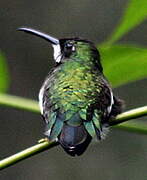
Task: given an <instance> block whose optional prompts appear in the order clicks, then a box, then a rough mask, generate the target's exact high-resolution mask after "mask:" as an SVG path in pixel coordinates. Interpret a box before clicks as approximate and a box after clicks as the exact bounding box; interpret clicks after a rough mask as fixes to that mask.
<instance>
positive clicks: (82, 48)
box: [18, 27, 102, 71]
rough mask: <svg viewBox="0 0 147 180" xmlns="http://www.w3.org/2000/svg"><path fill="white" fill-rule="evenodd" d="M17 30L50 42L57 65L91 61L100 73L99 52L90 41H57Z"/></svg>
mask: <svg viewBox="0 0 147 180" xmlns="http://www.w3.org/2000/svg"><path fill="white" fill-rule="evenodd" d="M18 30H19V31H24V32H27V33H30V34H34V35H36V36H39V37H41V38H43V39H45V40H47V41H48V42H50V43H51V44H52V47H53V49H54V60H55V62H56V63H57V64H61V63H64V62H66V61H69V60H71V59H74V60H81V61H83V63H84V61H93V63H94V64H95V66H96V67H97V68H98V69H99V70H100V71H102V66H101V63H100V55H99V52H98V50H97V48H96V47H95V45H94V44H93V43H92V42H91V41H88V40H85V39H81V38H77V37H76V38H62V39H57V38H55V37H53V36H50V35H48V34H46V33H43V32H41V31H38V30H35V29H32V28H27V27H21V28H18Z"/></svg>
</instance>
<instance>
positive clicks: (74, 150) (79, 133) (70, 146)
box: [59, 124, 92, 156]
mask: <svg viewBox="0 0 147 180" xmlns="http://www.w3.org/2000/svg"><path fill="white" fill-rule="evenodd" d="M91 139H92V137H91V136H90V135H89V134H88V133H87V131H86V129H85V127H84V125H82V124H81V125H80V126H77V127H74V126H70V125H67V124H64V126H63V129H62V131H61V134H60V136H59V142H60V144H61V146H62V147H63V148H64V150H65V151H66V152H67V153H68V154H70V155H71V156H75V155H78V156H79V155H81V154H82V153H83V152H84V151H85V150H86V148H87V147H88V145H89V143H90V142H91Z"/></svg>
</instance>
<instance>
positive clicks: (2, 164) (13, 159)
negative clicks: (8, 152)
mask: <svg viewBox="0 0 147 180" xmlns="http://www.w3.org/2000/svg"><path fill="white" fill-rule="evenodd" d="M56 145H58V143H57V142H49V141H43V142H41V143H39V144H36V145H34V146H32V147H29V148H27V149H25V150H23V151H21V152H19V153H17V154H14V155H12V156H10V157H8V158H5V159H3V160H1V161H0V170H1V169H4V168H6V167H8V166H11V165H13V164H16V163H17V162H19V161H21V160H23V159H26V158H28V157H30V156H33V155H35V154H38V153H40V152H42V151H44V150H46V149H49V148H52V147H54V146H56Z"/></svg>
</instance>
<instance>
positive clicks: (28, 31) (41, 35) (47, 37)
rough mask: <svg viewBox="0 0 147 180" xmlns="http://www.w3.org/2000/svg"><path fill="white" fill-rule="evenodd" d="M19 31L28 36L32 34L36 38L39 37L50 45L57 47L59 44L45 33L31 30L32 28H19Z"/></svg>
mask: <svg viewBox="0 0 147 180" xmlns="http://www.w3.org/2000/svg"><path fill="white" fill-rule="evenodd" d="M18 30H19V31H24V32H27V33H30V34H34V35H36V36H39V37H41V38H43V39H45V40H47V41H49V42H50V43H52V44H53V45H58V44H59V40H58V39H57V38H54V37H52V36H50V35H48V34H46V33H43V32H40V31H38V30H35V29H32V28H27V27H21V28H18Z"/></svg>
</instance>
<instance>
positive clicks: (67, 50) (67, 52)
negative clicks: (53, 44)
mask: <svg viewBox="0 0 147 180" xmlns="http://www.w3.org/2000/svg"><path fill="white" fill-rule="evenodd" d="M73 52H75V46H74V44H73V43H67V44H66V45H65V48H64V53H65V56H66V57H69V56H70V55H71V54H72V53H73Z"/></svg>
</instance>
